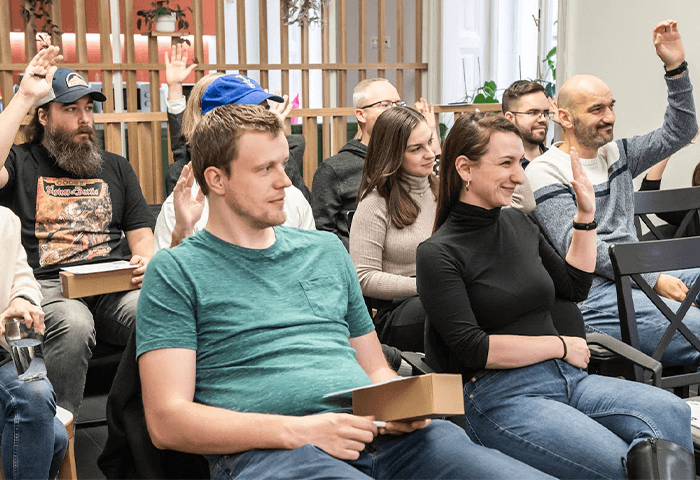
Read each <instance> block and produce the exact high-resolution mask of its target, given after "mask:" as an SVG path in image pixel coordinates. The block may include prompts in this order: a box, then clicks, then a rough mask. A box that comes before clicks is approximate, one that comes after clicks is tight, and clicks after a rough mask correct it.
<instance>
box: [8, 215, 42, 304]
mask: <svg viewBox="0 0 700 480" xmlns="http://www.w3.org/2000/svg"><path fill="white" fill-rule="evenodd" d="M0 225H1V226H0V251H2V253H3V255H4V257H5V261H4V262H3V268H2V269H1V271H0V311H3V310H5V309H6V308H7V307H8V306H9V305H10V302H11V301H12V300H13V299H15V298H17V297H20V296H24V297H27V298H29V299H31V300H32V301H33V302H34V303H35V304H37V305H41V300H42V299H43V296H42V295H41V287H40V286H39V283H38V282H37V281H36V279H35V278H34V273H33V272H32V269H31V267H30V266H29V264H28V263H27V253H26V252H25V251H24V247H22V243H21V225H20V221H19V218H18V217H17V215H15V214H14V213H12V210H10V209H8V208H5V207H0Z"/></svg>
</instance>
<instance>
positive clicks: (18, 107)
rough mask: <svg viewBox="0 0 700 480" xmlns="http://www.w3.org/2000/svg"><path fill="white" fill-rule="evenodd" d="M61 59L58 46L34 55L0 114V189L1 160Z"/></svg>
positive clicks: (2, 179)
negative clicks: (15, 90)
mask: <svg viewBox="0 0 700 480" xmlns="http://www.w3.org/2000/svg"><path fill="white" fill-rule="evenodd" d="M62 59H63V56H62V55H59V54H58V47H48V48H45V49H43V50H41V51H39V53H37V54H36V55H35V56H34V58H33V59H32V61H31V62H29V65H27V68H26V69H25V71H24V77H23V78H22V81H21V82H20V84H19V90H18V91H17V94H16V95H15V96H14V97H13V98H12V101H10V103H9V104H8V105H7V106H6V107H5V109H4V110H3V111H2V113H0V125H2V128H1V129H0V167H1V169H0V188H2V187H4V186H5V185H6V184H7V181H8V179H9V176H8V173H7V169H6V168H5V161H6V160H7V156H8V154H9V153H10V149H11V148H12V144H13V143H14V140H15V135H17V131H18V130H19V126H20V124H21V123H22V120H24V117H25V116H26V115H27V113H29V110H30V109H31V108H32V107H33V106H34V104H35V103H36V102H37V101H38V100H40V99H41V98H42V97H44V96H45V95H46V94H47V93H49V91H50V90H51V82H52V81H53V76H54V73H56V69H57V68H58V67H57V66H56V62H58V61H60V60H62Z"/></svg>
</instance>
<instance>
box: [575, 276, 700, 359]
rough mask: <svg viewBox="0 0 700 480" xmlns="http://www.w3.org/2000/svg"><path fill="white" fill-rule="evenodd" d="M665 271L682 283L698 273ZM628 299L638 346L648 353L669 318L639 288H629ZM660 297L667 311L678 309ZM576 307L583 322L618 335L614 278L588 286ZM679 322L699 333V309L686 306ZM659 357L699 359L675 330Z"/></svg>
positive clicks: (677, 305)
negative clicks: (583, 297)
mask: <svg viewBox="0 0 700 480" xmlns="http://www.w3.org/2000/svg"><path fill="white" fill-rule="evenodd" d="M666 273H667V274H668V275H672V276H674V277H677V278H680V279H681V280H683V282H684V283H685V284H686V285H692V284H693V283H694V282H695V280H696V279H697V278H698V277H699V276H700V270H699V269H689V270H677V271H673V272H666ZM652 286H653V285H652ZM632 299H633V300H634V311H635V313H636V314H637V330H638V331H639V342H640V345H641V347H642V348H641V350H642V351H643V352H644V353H646V354H647V355H651V354H652V353H653V352H654V349H655V348H656V346H657V345H658V343H659V341H660V340H661V336H662V335H663V333H664V332H665V331H666V328H667V327H668V325H669V322H668V320H666V317H664V316H663V314H662V313H661V312H660V311H659V310H658V309H657V308H656V307H655V306H654V304H653V303H651V301H650V300H649V299H648V298H647V296H646V295H645V294H644V292H642V291H641V290H640V289H639V288H632ZM663 300H664V302H666V304H667V305H668V306H669V308H670V309H671V311H673V312H675V311H677V310H678V307H679V306H680V303H678V302H675V301H673V300H669V299H667V298H664V299H663ZM695 304H696V305H700V295H698V298H696V299H695ZM579 308H580V309H581V313H583V320H584V321H585V322H586V324H587V325H589V326H591V327H593V328H595V329H597V330H599V331H601V332H603V333H607V334H608V335H610V336H611V337H615V338H617V339H621V334H620V316H619V313H618V309H617V293H616V290H615V283H614V282H611V281H608V282H605V283H603V284H601V285H598V286H597V287H595V288H594V289H592V290H591V291H590V293H589V294H588V298H587V299H586V300H584V301H583V302H581V303H580V304H579ZM683 324H684V325H685V326H687V327H688V328H689V329H690V331H691V332H693V333H695V334H696V335H700V309H698V308H696V307H690V308H689V309H688V313H686V315H685V318H684V319H683ZM661 361H662V362H663V363H667V364H672V365H695V364H698V363H700V352H698V351H697V350H696V349H695V347H693V346H692V345H691V344H690V342H688V341H687V340H686V339H685V337H683V335H681V334H680V333H678V332H675V334H674V336H673V338H672V339H671V343H670V344H669V345H668V348H667V349H666V352H665V353H664V355H663V357H661Z"/></svg>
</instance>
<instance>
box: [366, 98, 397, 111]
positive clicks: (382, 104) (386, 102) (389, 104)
mask: <svg viewBox="0 0 700 480" xmlns="http://www.w3.org/2000/svg"><path fill="white" fill-rule="evenodd" d="M377 106H378V107H379V108H389V107H405V106H406V102H404V101H403V100H399V101H396V102H392V101H391V100H380V101H379V102H374V103H370V104H369V105H365V106H364V107H360V110H364V109H365V108H372V107H377Z"/></svg>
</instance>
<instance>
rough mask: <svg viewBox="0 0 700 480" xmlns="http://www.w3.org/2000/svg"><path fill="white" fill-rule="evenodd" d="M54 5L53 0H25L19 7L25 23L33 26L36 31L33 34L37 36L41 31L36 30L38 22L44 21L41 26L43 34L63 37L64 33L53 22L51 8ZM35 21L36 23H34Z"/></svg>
mask: <svg viewBox="0 0 700 480" xmlns="http://www.w3.org/2000/svg"><path fill="white" fill-rule="evenodd" d="M52 5H53V0H24V1H23V2H22V3H21V4H20V7H19V14H20V15H21V17H22V18H23V19H24V23H25V24H27V25H33V28H34V31H33V32H32V33H33V35H34V36H36V34H37V33H39V31H37V29H36V21H37V20H43V23H42V25H41V30H40V31H41V32H44V33H48V34H56V35H61V34H62V33H63V32H61V30H60V29H59V28H58V25H55V24H54V23H53V22H52V21H51V6H52ZM32 19H34V22H32Z"/></svg>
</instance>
